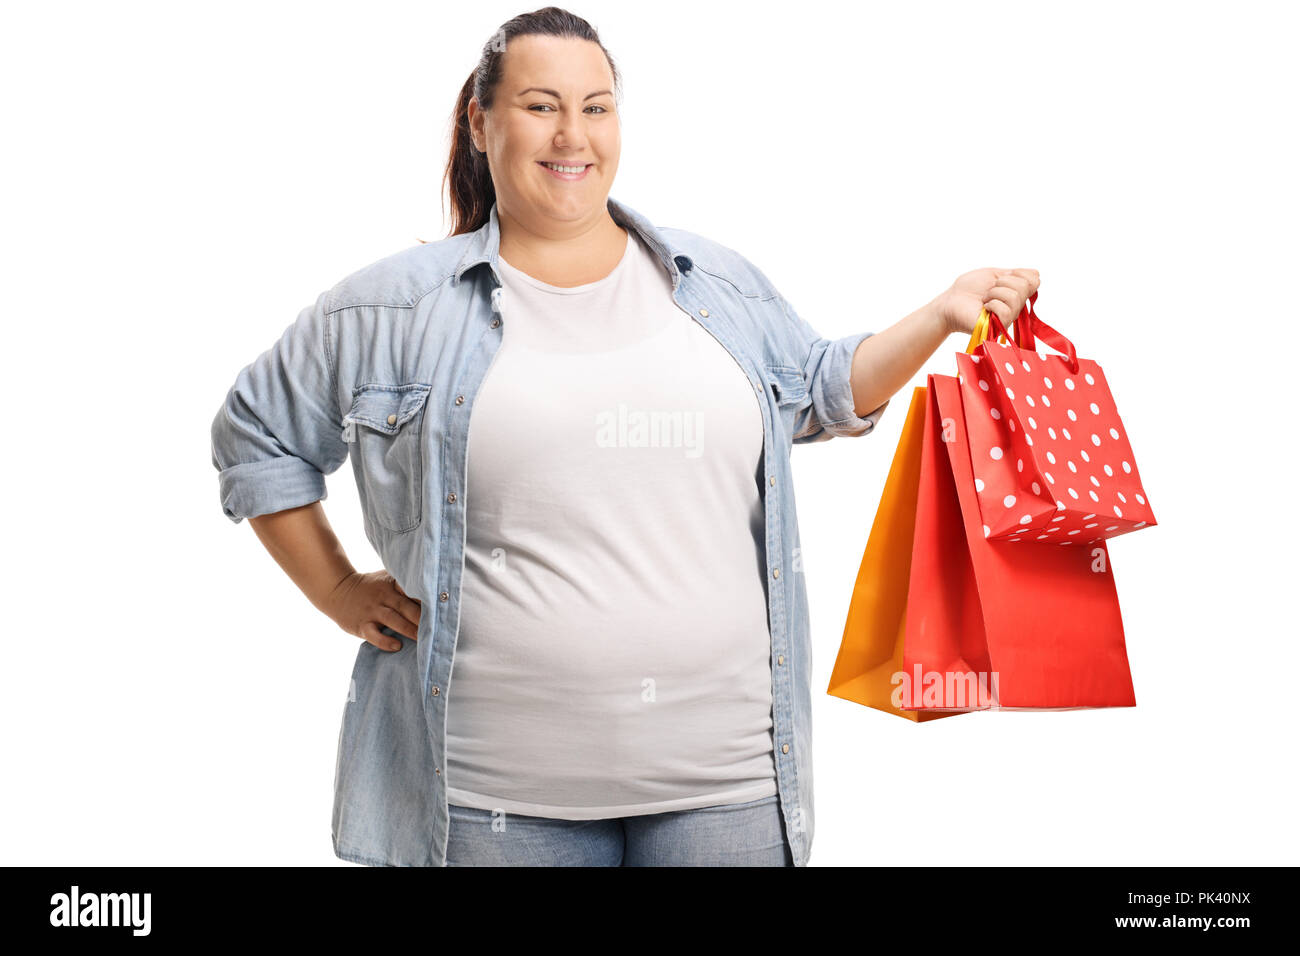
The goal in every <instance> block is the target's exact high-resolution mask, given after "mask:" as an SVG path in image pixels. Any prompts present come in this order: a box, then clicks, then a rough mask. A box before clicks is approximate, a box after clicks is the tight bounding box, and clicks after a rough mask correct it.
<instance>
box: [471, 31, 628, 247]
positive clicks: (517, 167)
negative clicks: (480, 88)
mask: <svg viewBox="0 0 1300 956" xmlns="http://www.w3.org/2000/svg"><path fill="white" fill-rule="evenodd" d="M503 64H504V70H503V73H502V77H501V82H500V85H499V86H498V87H497V90H496V95H495V101H494V103H493V104H492V109H490V110H481V109H479V106H478V100H477V99H472V100H470V105H469V124H470V132H471V135H472V136H473V138H474V145H475V146H477V147H478V148H479V149H481V150H483V151H484V152H486V153H487V160H488V168H489V169H490V170H491V172H492V183H493V185H494V187H495V188H496V194H497V204H498V207H499V208H498V214H502V213H504V214H506V215H509V216H511V217H513V218H514V219H516V220H518V221H519V222H521V223H522V224H524V225H525V226H526V227H527V228H528V229H529V230H530V231H536V232H538V233H540V234H543V235H544V234H546V233H547V232H550V231H552V229H553V227H554V225H555V222H556V221H558V222H561V223H581V222H583V221H584V220H591V219H593V218H595V217H599V216H603V215H606V214H607V213H606V211H605V202H606V198H607V197H608V195H609V190H610V187H611V186H612V185H613V182H614V173H615V172H617V171H618V158H619V152H620V149H621V146H622V136H621V130H620V128H619V116H618V113H617V111H616V108H615V105H614V79H613V74H612V73H611V72H610V68H609V62H608V61H607V60H606V59H605V54H604V52H603V51H602V50H601V48H600V46H599V45H597V44H595V43H592V42H590V41H588V40H577V39H573V38H571V37H551V36H523V37H516V38H514V39H513V40H511V41H510V43H509V46H508V47H507V49H506V53H505V56H504V59H503ZM546 163H556V164H558V165H561V166H570V167H574V166H578V167H582V170H581V171H580V172H578V173H572V172H566V171H554V170H552V169H549V168H547V166H546V165H545V164H546Z"/></svg>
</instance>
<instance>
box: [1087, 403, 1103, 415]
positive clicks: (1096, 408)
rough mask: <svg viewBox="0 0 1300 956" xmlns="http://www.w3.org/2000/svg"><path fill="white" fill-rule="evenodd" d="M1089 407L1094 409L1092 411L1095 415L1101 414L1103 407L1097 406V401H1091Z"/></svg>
mask: <svg viewBox="0 0 1300 956" xmlns="http://www.w3.org/2000/svg"><path fill="white" fill-rule="evenodd" d="M1088 408H1090V409H1091V410H1092V413H1093V414H1094V415H1100V414H1101V409H1100V408H1098V407H1097V403H1096V402H1090V403H1089V404H1088Z"/></svg>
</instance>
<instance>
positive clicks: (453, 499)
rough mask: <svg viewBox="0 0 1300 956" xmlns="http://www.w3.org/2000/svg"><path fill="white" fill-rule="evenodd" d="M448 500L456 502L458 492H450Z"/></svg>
mask: <svg viewBox="0 0 1300 956" xmlns="http://www.w3.org/2000/svg"><path fill="white" fill-rule="evenodd" d="M447 500H448V501H455V500H456V492H454V491H451V492H448V493H447Z"/></svg>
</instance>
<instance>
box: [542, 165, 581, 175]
mask: <svg viewBox="0 0 1300 956" xmlns="http://www.w3.org/2000/svg"><path fill="white" fill-rule="evenodd" d="M542 165H543V166H545V167H546V168H547V169H553V170H555V171H556V172H557V173H580V172H582V171H583V170H584V169H586V168H587V165H589V164H584V165H582V166H560V165H558V164H556V163H542Z"/></svg>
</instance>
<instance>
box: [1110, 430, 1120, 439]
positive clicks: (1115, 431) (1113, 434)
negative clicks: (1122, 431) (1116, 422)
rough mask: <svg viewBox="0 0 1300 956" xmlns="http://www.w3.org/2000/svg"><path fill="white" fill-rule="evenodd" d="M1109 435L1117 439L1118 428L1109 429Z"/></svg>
mask: <svg viewBox="0 0 1300 956" xmlns="http://www.w3.org/2000/svg"><path fill="white" fill-rule="evenodd" d="M1110 437H1111V438H1115V439H1118V438H1119V429H1116V428H1112V429H1111V430H1110Z"/></svg>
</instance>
